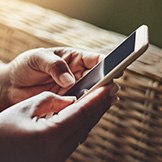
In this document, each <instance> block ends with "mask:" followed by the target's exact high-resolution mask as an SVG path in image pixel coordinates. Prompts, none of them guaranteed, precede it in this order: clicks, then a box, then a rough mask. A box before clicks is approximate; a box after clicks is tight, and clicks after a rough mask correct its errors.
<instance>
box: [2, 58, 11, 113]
mask: <svg viewBox="0 0 162 162" xmlns="http://www.w3.org/2000/svg"><path fill="white" fill-rule="evenodd" d="M8 70H9V69H8V64H5V63H3V62H2V61H0V112H1V111H2V110H4V109H5V108H7V107H8V106H9V105H10V104H9V101H8V97H7V96H8V87H9V84H10V83H9V76H8Z"/></svg>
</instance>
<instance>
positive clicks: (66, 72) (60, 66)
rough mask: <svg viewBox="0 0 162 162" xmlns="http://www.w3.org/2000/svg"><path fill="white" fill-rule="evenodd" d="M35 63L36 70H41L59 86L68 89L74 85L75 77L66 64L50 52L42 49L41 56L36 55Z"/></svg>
mask: <svg viewBox="0 0 162 162" xmlns="http://www.w3.org/2000/svg"><path fill="white" fill-rule="evenodd" d="M35 62H36V65H38V68H39V69H37V70H41V71H43V72H45V73H47V74H49V75H51V77H52V78H53V80H54V81H55V82H56V83H57V84H58V85H59V86H61V87H63V88H69V87H70V86H71V85H73V84H74V83H75V77H74V76H73V74H72V72H71V70H70V68H69V66H68V64H67V63H66V62H65V61H64V60H63V59H62V58H61V57H59V56H57V55H55V54H54V52H52V51H51V50H48V49H43V50H42V51H41V55H40V54H39V55H36V57H35Z"/></svg>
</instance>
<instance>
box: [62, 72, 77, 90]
mask: <svg viewBox="0 0 162 162" xmlns="http://www.w3.org/2000/svg"><path fill="white" fill-rule="evenodd" d="M60 81H61V83H62V84H63V85H64V87H68V86H70V85H73V84H74V83H75V79H74V78H73V77H72V76H71V75H70V74H69V73H68V72H66V73H63V74H61V75H60Z"/></svg>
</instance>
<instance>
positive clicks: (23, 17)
mask: <svg viewBox="0 0 162 162" xmlns="http://www.w3.org/2000/svg"><path fill="white" fill-rule="evenodd" d="M124 38H125V37H124V36H122V35H120V34H117V33H114V32H111V31H106V30H103V29H100V28H98V27H95V26H93V25H90V24H88V23H85V22H82V21H79V20H76V19H72V18H70V17H67V16H65V15H62V14H60V13H57V12H54V11H51V10H47V9H44V8H41V7H39V6H36V5H33V4H30V3H25V2H20V1H16V0H12V1H9V0H6V1H4V2H2V1H0V59H1V60H3V61H6V62H8V61H11V60H12V59H13V58H15V57H16V56H17V55H18V54H20V53H21V52H23V51H25V50H28V49H31V48H37V47H51V46H73V47H78V48H83V49H86V50H92V51H98V52H102V53H108V51H111V50H112V49H113V48H114V47H116V46H117V45H118V44H119V43H120V42H121V41H122V40H123V39H124ZM116 82H117V83H118V84H120V86H121V90H120V91H119V93H118V95H119V97H120V101H119V102H118V103H117V104H116V105H115V106H113V107H112V108H111V109H110V110H109V111H108V112H107V113H106V114H105V115H104V116H103V117H102V119H101V120H100V122H99V123H98V124H97V125H96V127H95V128H94V129H93V130H92V131H91V133H90V134H89V136H88V138H87V140H86V141H85V142H84V143H83V144H82V145H80V146H79V147H78V148H77V150H76V151H75V152H74V153H73V154H72V155H71V156H70V158H69V159H67V162H72V161H75V162H76V161H78V162H79V161H80V162H91V161H93V162H94V161H95V162H100V161H103V162H104V161H106V162H109V161H110V162H112V161H124V162H125V161H133V162H143V161H148V162H149V161H150V162H153V161H155V162H158V161H162V50H161V49H160V48H158V47H155V46H153V45H150V46H149V49H148V50H147V51H146V52H145V54H144V55H143V56H142V57H140V58H139V59H138V60H137V61H135V62H134V63H133V64H132V65H131V66H129V67H128V68H127V69H126V70H125V73H124V76H123V77H122V78H121V79H118V80H116Z"/></svg>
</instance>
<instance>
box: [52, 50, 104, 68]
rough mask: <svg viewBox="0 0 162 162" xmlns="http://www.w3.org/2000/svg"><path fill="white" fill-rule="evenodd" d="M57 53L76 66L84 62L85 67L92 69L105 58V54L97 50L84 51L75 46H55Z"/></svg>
mask: <svg viewBox="0 0 162 162" xmlns="http://www.w3.org/2000/svg"><path fill="white" fill-rule="evenodd" d="M54 52H55V54H56V55H58V56H60V57H62V58H64V60H66V62H67V63H70V62H71V64H72V65H73V66H74V67H76V65H79V64H80V63H82V64H83V65H82V66H84V67H85V68H87V69H91V68H92V67H94V66H95V65H96V64H97V63H98V62H100V61H101V60H103V59H104V57H105V55H103V54H99V53H96V52H89V51H84V50H81V49H75V48H64V49H61V48H55V51H54ZM71 60H72V61H71Z"/></svg>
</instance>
